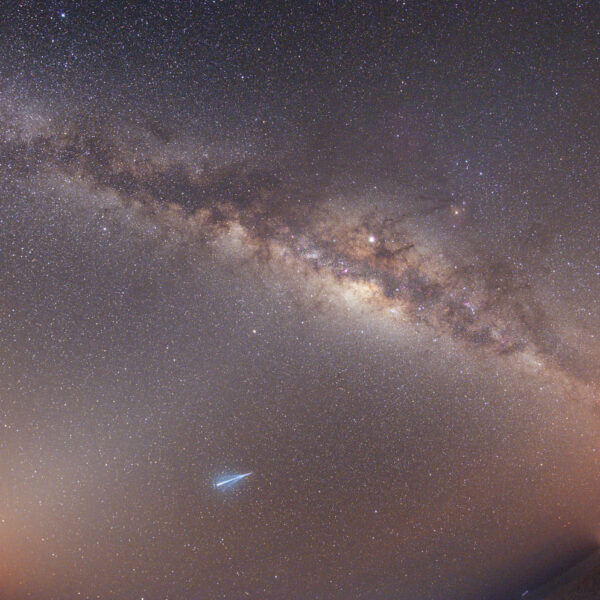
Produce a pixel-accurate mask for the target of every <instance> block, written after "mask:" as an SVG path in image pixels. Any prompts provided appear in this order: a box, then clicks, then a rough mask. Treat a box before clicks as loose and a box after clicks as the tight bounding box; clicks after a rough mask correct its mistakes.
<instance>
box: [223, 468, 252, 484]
mask: <svg viewBox="0 0 600 600" xmlns="http://www.w3.org/2000/svg"><path fill="white" fill-rule="evenodd" d="M249 475H252V471H250V473H242V474H241V475H234V476H233V477H228V478H227V479H222V480H221V481H217V482H216V483H215V487H216V488H219V487H229V486H231V485H233V484H234V483H237V482H238V481H240V479H244V477H248V476H249Z"/></svg>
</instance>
